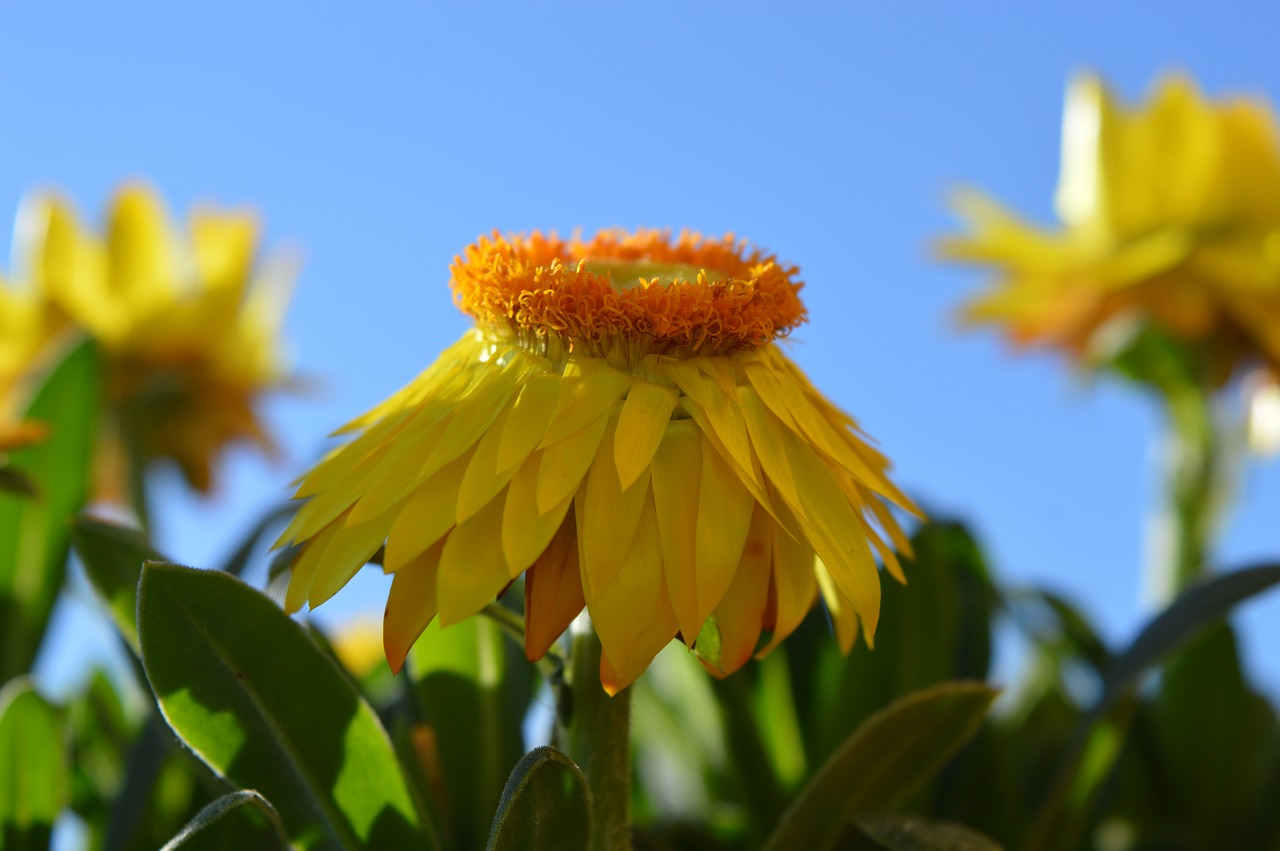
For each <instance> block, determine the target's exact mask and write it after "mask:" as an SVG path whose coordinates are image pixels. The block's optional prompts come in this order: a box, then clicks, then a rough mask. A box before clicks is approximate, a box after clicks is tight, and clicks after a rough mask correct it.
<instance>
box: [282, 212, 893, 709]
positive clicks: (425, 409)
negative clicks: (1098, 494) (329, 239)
mask: <svg viewBox="0 0 1280 851" xmlns="http://www.w3.org/2000/svg"><path fill="white" fill-rule="evenodd" d="M795 275H796V270H795V269H787V268H784V267H782V266H780V265H778V263H777V262H776V261H775V260H774V258H772V257H770V256H766V255H764V254H762V253H760V252H759V251H754V250H748V249H747V246H746V244H745V243H742V242H738V241H735V240H734V239H733V238H732V237H725V238H723V239H718V240H712V239H703V238H701V237H700V236H697V235H691V234H681V235H680V236H678V237H674V238H673V237H671V236H670V235H668V234H666V233H662V232H657V231H641V232H638V233H634V234H629V233H624V232H618V231H608V232H604V233H601V234H599V235H598V236H596V237H595V238H594V239H592V240H589V241H583V240H581V239H577V238H575V239H571V240H568V241H564V240H560V239H557V238H555V237H554V236H551V237H546V236H542V235H539V234H534V235H532V236H529V237H512V238H509V239H504V238H500V237H497V236H495V237H494V238H492V239H482V240H480V241H479V242H478V243H476V244H475V245H472V246H470V247H469V248H468V249H467V250H466V254H465V256H464V257H460V258H458V259H457V260H456V261H455V263H454V265H453V268H452V286H453V290H454V296H455V299H456V300H457V302H458V304H459V306H460V307H461V308H462V309H463V310H464V311H465V312H467V313H468V314H470V315H471V316H472V317H474V318H475V319H476V324H477V327H476V328H475V329H474V330H473V331H470V332H468V333H467V334H465V335H464V336H463V337H462V339H461V340H459V341H458V342H457V343H455V344H454V345H453V346H452V347H450V348H449V349H448V350H446V351H445V352H444V354H442V355H441V356H440V358H439V359H438V360H437V361H436V362H435V363H434V364H433V365H431V366H430V367H428V368H427V370H426V371H425V372H423V373H422V374H421V375H420V376H418V378H416V379H415V380H414V381H413V382H411V383H410V384H409V385H408V386H407V387H405V388H404V389H403V390H401V391H400V392H398V393H397V394H395V395H394V396H392V397H391V398H390V399H388V400H387V401H386V402H384V403H383V404H381V405H379V406H378V407H376V408H375V409H374V410H372V411H370V412H369V413H367V414H365V415H364V416H362V417H360V418H358V419H356V420H354V421H353V422H351V423H350V424H349V425H347V426H346V427H345V428H344V429H342V433H345V434H351V435H354V437H353V438H352V439H351V440H350V442H349V443H347V444H345V445H343V446H341V447H339V448H338V449H336V450H334V451H333V452H332V453H331V454H330V455H329V456H328V457H326V458H325V459H324V460H323V461H322V462H321V463H320V464H319V465H318V466H316V468H315V469H313V470H312V471H311V472H310V473H308V474H307V475H306V476H305V477H304V478H303V480H302V483H301V487H300V488H299V490H298V492H297V497H299V498H304V497H305V498H308V499H307V502H306V503H305V504H304V505H303V506H302V507H301V509H300V510H299V511H298V513H297V515H296V517H295V519H294V521H293V523H292V524H291V525H290V526H289V528H288V529H287V530H286V531H285V533H284V535H282V537H281V540H280V543H281V544H285V543H298V544H301V551H300V554H299V556H298V558H297V560H296V562H295V565H294V570H293V574H292V578H291V581H290V583H289V588H288V592H287V594H286V600H285V607H286V609H288V610H289V611H296V610H298V609H299V608H301V607H302V605H303V604H304V603H307V602H309V603H310V604H311V605H312V606H317V605H319V604H320V603H323V602H324V601H325V600H327V599H328V598H329V597H331V596H332V595H333V594H334V593H336V592H337V591H338V590H339V589H340V588H341V587H342V586H343V585H344V584H346V582H347V581H348V580H349V579H350V578H351V576H352V575H353V574H354V573H355V572H356V571H357V570H358V569H359V568H360V567H361V565H363V564H364V563H365V562H366V561H368V559H369V558H370V557H371V556H372V555H373V554H374V552H375V551H376V550H377V549H378V548H379V547H380V546H382V545H383V542H384V541H385V542H386V552H385V558H384V568H385V569H386V571H387V572H388V573H391V574H393V575H394V580H393V582H392V586H391V591H390V596H389V598H388V601H387V608H386V617H385V622H384V631H383V636H384V644H385V652H386V656H387V659H388V661H389V662H390V664H391V666H392V668H393V669H395V670H399V668H400V666H401V665H402V664H403V661H404V658H405V655H406V653H407V652H408V649H409V647H410V646H411V645H412V644H413V643H414V641H416V640H417V638H418V636H419V635H420V634H421V633H422V631H423V629H424V628H425V627H426V626H427V624H428V623H429V622H430V621H431V620H432V619H433V618H435V617H436V616H437V614H438V615H439V617H440V618H441V621H442V623H443V624H445V625H446V626H447V625H449V624H453V623H456V622H458V621H460V620H462V619H463V618H466V617H467V616H469V615H472V614H474V613H476V612H478V611H479V610H481V609H482V608H483V607H484V606H485V605H486V604H487V603H489V602H490V601H492V600H493V599H494V597H495V596H496V595H498V594H500V593H501V592H502V591H503V590H504V589H505V588H506V586H507V585H509V584H510V583H511V582H512V581H513V580H514V579H516V578H517V577H519V576H520V574H521V573H524V574H525V578H526V580H525V581H526V585H525V613H526V629H527V632H526V648H525V649H526V653H527V655H528V656H529V658H530V659H537V658H539V657H541V656H542V655H543V654H544V653H546V651H547V649H548V648H549V647H550V646H551V644H552V643H553V642H554V641H555V640H556V638H557V637H558V636H559V635H560V634H561V633H562V632H563V631H564V630H565V628H566V627H567V626H568V624H569V622H570V621H571V620H573V618H574V617H575V616H577V615H578V614H579V613H580V612H581V610H582V608H583V606H584V605H585V606H586V607H587V609H588V611H589V612H590V615H591V618H592V621H593V622H594V625H595V628H596V631H597V633H598V634H599V637H600V641H601V644H602V648H603V658H602V663H601V671H600V675H601V681H602V683H603V684H604V686H605V687H606V688H607V689H608V690H609V691H610V692H616V691H618V690H619V689H622V688H624V687H626V686H627V685H628V684H629V683H631V682H632V681H634V680H635V678H636V677H638V676H639V675H640V674H641V673H642V672H643V671H644V669H645V668H646V667H647V666H648V664H649V662H650V661H651V660H652V659H653V657H654V656H655V655H656V654H657V653H658V651H659V650H661V649H662V647H663V646H664V645H665V644H666V643H667V642H669V641H670V640H671V639H672V638H673V637H674V636H676V635H677V633H678V634H679V636H680V637H681V638H682V639H683V640H684V641H685V643H686V644H689V645H691V646H692V645H693V644H694V642H695V641H696V640H697V639H698V636H699V634H700V632H702V631H703V628H704V625H705V624H707V622H708V619H709V618H712V619H713V621H712V623H713V624H714V626H715V628H716V630H717V632H718V634H719V639H720V653H719V657H718V658H719V661H718V666H717V665H716V664H711V663H708V667H710V668H713V672H714V673H716V674H720V675H723V674H727V673H729V672H731V671H733V670H736V669H737V668H739V667H740V666H741V665H743V664H744V663H745V662H746V661H747V660H748V659H749V658H750V657H751V656H752V655H753V654H755V653H757V652H760V653H764V652H768V651H769V650H770V649H772V647H774V646H775V645H776V644H777V643H778V642H779V641H781V640H782V639H783V638H784V637H785V636H786V635H787V634H788V633H790V632H791V631H792V630H793V629H794V628H795V627H796V626H797V625H798V624H799V623H800V621H801V619H803V617H804V616H805V614H806V613H807V612H808V610H809V609H810V608H811V606H812V605H813V602H814V600H815V598H816V595H817V593H818V589H821V593H822V594H823V595H824V597H825V599H826V602H827V605H828V606H829V608H830V610H831V612H832V615H833V619H834V621H835V624H836V628H837V631H838V634H839V637H840V641H841V643H842V645H843V646H844V647H845V648H846V649H847V648H848V647H850V646H851V645H852V643H853V641H854V639H855V637H856V635H857V631H858V624H859V619H861V622H862V624H863V627H864V630H865V634H866V635H867V637H868V638H869V637H870V635H871V634H872V633H873V632H874V629H875V624H876V619H877V616H878V614H879V598H880V585H879V581H880V580H879V575H878V572H877V567H876V561H875V558H874V556H873V552H872V551H873V548H874V550H875V551H876V552H878V553H879V554H880V556H881V558H882V559H883V561H884V562H885V564H886V566H887V567H888V569H889V570H890V571H891V572H892V573H893V575H894V576H896V577H898V578H899V579H902V572H901V568H900V567H899V565H898V562H897V560H896V558H895V556H894V552H893V549H892V547H893V546H894V545H896V546H897V548H898V550H899V551H902V552H908V551H909V547H908V544H907V541H906V540H905V538H904V536H903V535H902V532H901V531H900V529H899V527H898V525H897V523H896V522H895V520H894V518H893V516H892V515H891V514H890V511H889V509H888V507H887V506H886V505H885V504H884V503H883V502H882V500H884V499H887V500H889V501H891V502H893V503H896V504H897V505H899V506H902V507H904V508H907V509H908V510H912V511H914V510H915V509H914V507H913V506H912V504H911V502H910V501H909V500H908V499H907V498H906V497H905V496H903V495H902V494H901V493H900V492H899V491H898V489H897V488H895V487H894V486H893V484H892V483H890V481H889V480H888V478H887V477H886V475H885V473H886V470H887V469H888V466H889V465H888V462H887V461H886V459H885V458H884V457H883V456H882V455H880V454H879V453H878V452H877V451H875V450H874V449H872V448H871V447H870V446H869V445H868V444H867V442H866V440H865V438H864V436H863V434H862V433H861V432H860V431H859V430H858V427H857V425H856V423H854V421H853V420H852V419H850V418H849V417H848V416H847V415H845V414H844V413H842V412H840V411H839V410H837V409H836V408H835V407H834V406H832V405H831V404H830V403H829V402H828V401H827V400H826V399H825V398H824V397H823V396H822V395H821V394H820V393H819V392H818V391H817V390H816V389H814V387H813V386H812V385H811V384H810V383H809V381H808V380H807V379H806V378H805V376H804V375H803V374H802V373H801V372H800V370H799V369H798V368H797V367H796V366H795V365H794V364H792V363H791V361H790V360H788V359H787V357H786V356H785V355H784V354H783V353H782V352H781V351H780V350H779V348H778V347H777V345H775V343H774V341H775V339H776V338H778V337H779V336H782V335H784V334H786V333H787V332H788V331H789V330H791V329H792V328H793V327H795V326H796V325H798V324H799V323H801V322H802V321H804V318H805V316H804V307H803V305H802V304H801V303H800V300H799V298H798V291H799V289H800V286H801V285H800V283H799V282H798V281H796V280H795ZM762 631H768V633H769V635H768V636H767V638H766V640H765V641H764V642H761V633H762Z"/></svg>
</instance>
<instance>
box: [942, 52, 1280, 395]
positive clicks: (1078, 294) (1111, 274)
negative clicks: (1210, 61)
mask: <svg viewBox="0 0 1280 851" xmlns="http://www.w3.org/2000/svg"><path fill="white" fill-rule="evenodd" d="M1056 201H1057V204H1056V206H1057V212H1058V217H1059V218H1060V219H1061V222H1062V227H1061V228H1060V229H1055V230H1041V229H1038V228H1035V227H1033V226H1030V225H1028V224H1025V223H1023V222H1022V221H1019V220H1018V219H1017V218H1015V217H1014V216H1012V215H1010V214H1009V213H1007V212H1006V211H1004V210H1003V209H1002V208H1000V207H999V206H998V205H997V204H995V203H994V202H992V201H990V200H988V199H987V198H985V197H983V196H982V195H980V194H978V193H976V192H964V193H961V194H960V195H959V196H958V198H957V203H956V206H957V208H958V210H959V212H960V213H961V215H962V216H963V217H964V218H965V219H966V220H967V221H968V223H969V225H970V228H971V231H972V232H971V235H970V236H968V237H963V238H957V239H953V240H950V241H948V242H947V243H945V244H944V252H945V254H946V255H948V256H950V257H952V258H956V259H961V260H968V261H973V262H977V263H981V264H985V265H989V266H993V267H995V268H996V269H997V270H998V271H999V273H1000V277H999V278H998V279H997V280H996V282H995V283H994V285H993V286H992V288H991V289H990V290H989V291H988V292H987V293H986V294H985V295H982V296H980V297H978V298H976V299H974V300H973V301H972V302H970V304H969V305H968V306H967V309H966V312H965V316H966V318H967V319H968V320H970V321H972V322H975V323H991V324H997V325H1002V326H1004V328H1005V330H1006V332H1007V333H1008V335H1009V336H1010V338H1011V339H1012V340H1013V341H1015V342H1016V343H1018V344H1043V345H1048V346H1053V347H1058V348H1061V349H1064V350H1065V351H1067V352H1069V353H1071V354H1073V355H1075V356H1078V357H1082V358H1086V359H1087V358H1088V357H1089V355H1090V354H1091V349H1092V348H1094V347H1098V346H1100V345H1104V344H1105V341H1104V340H1103V339H1100V338H1099V336H1098V332H1099V330H1100V329H1102V328H1103V327H1104V326H1111V327H1116V323H1115V322H1113V321H1114V320H1125V319H1135V320H1137V321H1138V322H1139V323H1151V324H1153V325H1154V326H1156V327H1157V328H1158V329H1160V330H1161V331H1163V332H1164V333H1166V334H1168V335H1169V336H1171V337H1173V338H1175V339H1179V340H1182V341H1184V342H1186V343H1190V344H1203V345H1204V356H1206V357H1208V358H1209V359H1210V362H1209V363H1208V364H1207V365H1208V367H1209V370H1208V372H1209V374H1210V375H1211V376H1212V380H1213V381H1214V382H1215V383H1220V382H1222V381H1225V380H1226V379H1227V378H1228V377H1229V376H1230V375H1231V374H1232V373H1233V372H1234V371H1235V370H1236V369H1237V368H1238V367H1239V366H1241V364H1242V363H1243V362H1246V361H1251V360H1258V359H1261V360H1263V361H1265V362H1267V363H1269V364H1271V365H1272V366H1273V367H1274V366H1277V365H1280V139H1278V138H1277V128H1276V121H1275V117H1274V115H1273V114H1272V111H1271V109H1270V108H1269V107H1268V105H1267V104H1266V103H1265V102H1263V101H1260V100H1254V99H1249V98H1234V99H1230V100H1225V101H1220V102H1212V101H1206V100H1205V99H1203V98H1202V97H1201V96H1200V94H1199V92H1198V91H1197V89H1196V87H1195V85H1194V84H1193V83H1192V82H1191V81H1189V80H1187V79H1184V78H1181V77H1177V76H1173V77H1168V78H1166V79H1164V80H1163V81H1162V82H1161V83H1160V84H1159V85H1158V86H1157V87H1156V89H1155V91H1154V93H1153V94H1152V97H1151V99H1150V101H1149V102H1148V103H1147V104H1146V105H1145V106H1141V107H1138V108H1132V109H1130V108H1126V107H1124V106H1122V105H1119V104H1117V103H1116V102H1115V100H1114V99H1113V98H1112V96H1111V95H1110V94H1109V93H1108V91H1107V90H1106V88H1105V87H1104V86H1103V84H1102V82H1101V81H1099V80H1098V79H1097V78H1095V77H1092V76H1083V77H1080V78H1078V79H1076V80H1075V81H1073V83H1072V84H1071V85H1070V87H1069V89H1068V92H1067V98H1066V107H1065V111H1064V117H1063V134H1062V165H1061V173H1060V179H1059V185H1058V192H1057V199H1056Z"/></svg>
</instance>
